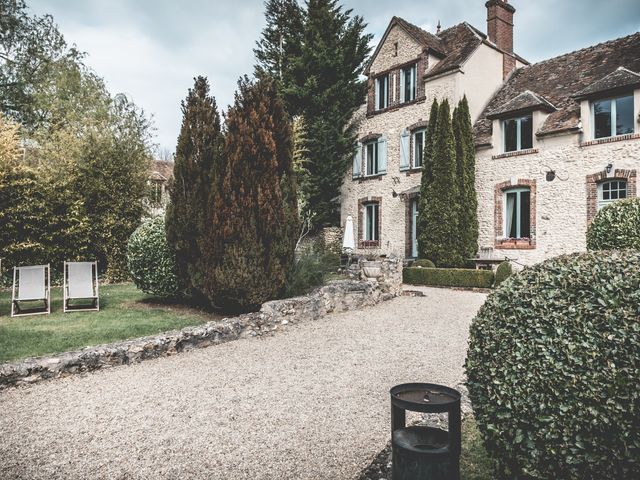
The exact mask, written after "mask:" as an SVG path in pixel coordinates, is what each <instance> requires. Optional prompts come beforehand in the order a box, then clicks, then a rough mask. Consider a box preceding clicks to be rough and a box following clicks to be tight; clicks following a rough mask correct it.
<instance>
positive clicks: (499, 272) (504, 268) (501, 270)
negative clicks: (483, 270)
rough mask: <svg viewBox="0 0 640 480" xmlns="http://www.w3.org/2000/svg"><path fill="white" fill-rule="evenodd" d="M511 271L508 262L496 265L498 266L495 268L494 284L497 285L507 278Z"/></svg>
mask: <svg viewBox="0 0 640 480" xmlns="http://www.w3.org/2000/svg"><path fill="white" fill-rule="evenodd" d="M512 273H513V268H512V267H511V263H510V262H502V263H501V264H500V265H498V268H496V281H495V286H496V287H497V286H498V285H500V284H501V283H502V282H504V281H505V280H506V279H507V278H509V277H510V276H511V274H512Z"/></svg>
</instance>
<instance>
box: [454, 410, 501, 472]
mask: <svg viewBox="0 0 640 480" xmlns="http://www.w3.org/2000/svg"><path fill="white" fill-rule="evenodd" d="M496 477H497V476H496V471H495V468H494V463H493V461H492V460H491V459H490V458H489V455H487V451H486V450H485V449H484V446H483V445H482V437H481V436H480V431H479V430H478V426H477V425H476V421H475V420H474V418H473V417H472V416H469V417H467V418H465V420H464V422H462V455H461V457H460V478H463V479H464V480H495V478H496Z"/></svg>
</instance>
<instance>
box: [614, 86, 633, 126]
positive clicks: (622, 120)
mask: <svg viewBox="0 0 640 480" xmlns="http://www.w3.org/2000/svg"><path fill="white" fill-rule="evenodd" d="M627 133H633V96H632V95H629V96H628V97H622V98H618V99H616V135H626V134H627Z"/></svg>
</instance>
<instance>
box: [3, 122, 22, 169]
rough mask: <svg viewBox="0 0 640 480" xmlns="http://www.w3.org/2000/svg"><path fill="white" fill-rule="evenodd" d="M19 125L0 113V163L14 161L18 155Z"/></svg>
mask: <svg viewBox="0 0 640 480" xmlns="http://www.w3.org/2000/svg"><path fill="white" fill-rule="evenodd" d="M19 131H20V125H19V124H17V123H15V122H12V121H11V120H10V119H8V118H6V117H5V116H4V115H2V113H0V163H2V164H8V163H11V162H15V161H16V160H17V159H18V157H19V156H20V137H19Z"/></svg>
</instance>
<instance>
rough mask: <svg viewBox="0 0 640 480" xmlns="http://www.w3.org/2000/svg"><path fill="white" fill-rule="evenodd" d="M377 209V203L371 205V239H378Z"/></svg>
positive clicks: (378, 220) (378, 218)
mask: <svg viewBox="0 0 640 480" xmlns="http://www.w3.org/2000/svg"><path fill="white" fill-rule="evenodd" d="M378 210H379V206H378V204H375V205H373V234H372V236H371V239H372V240H379V239H378V232H379V231H380V215H379V213H380V212H379V211H378Z"/></svg>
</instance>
